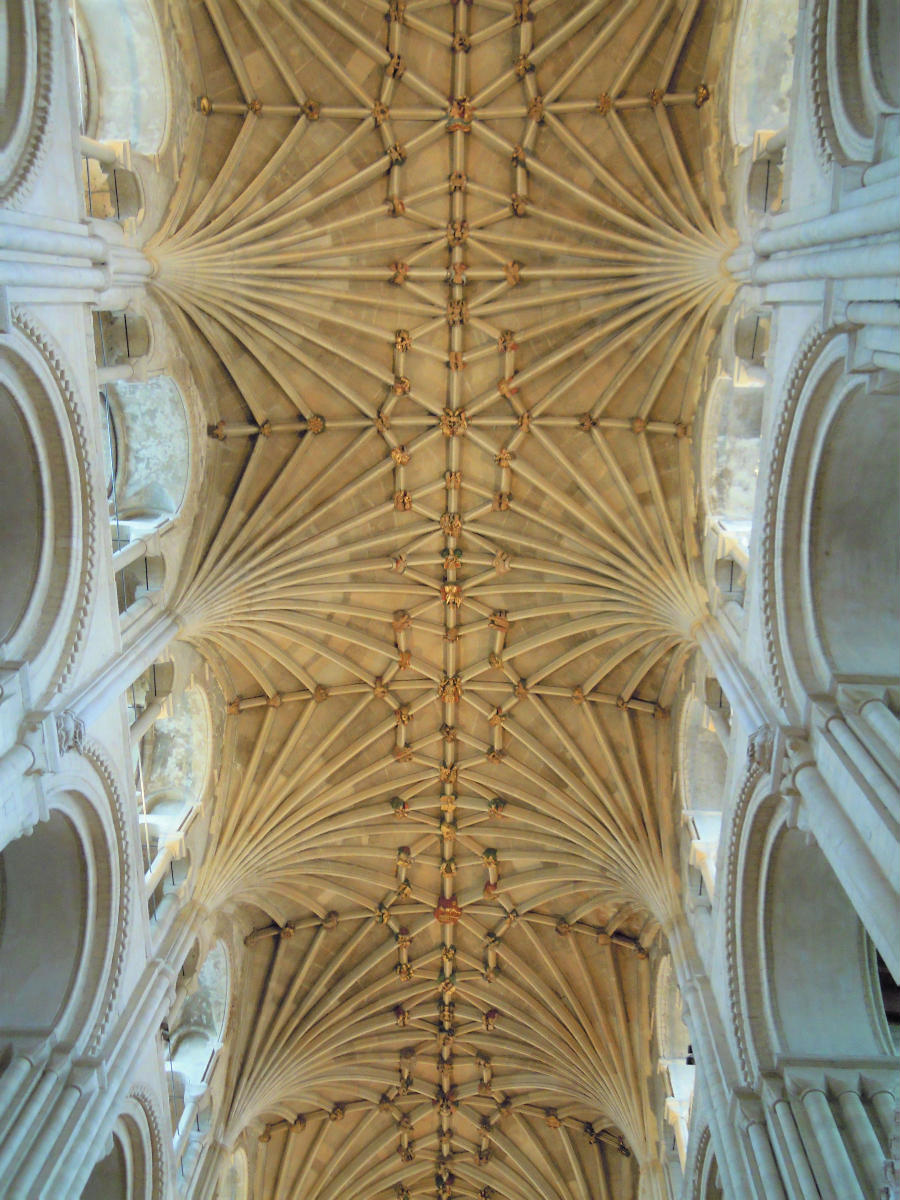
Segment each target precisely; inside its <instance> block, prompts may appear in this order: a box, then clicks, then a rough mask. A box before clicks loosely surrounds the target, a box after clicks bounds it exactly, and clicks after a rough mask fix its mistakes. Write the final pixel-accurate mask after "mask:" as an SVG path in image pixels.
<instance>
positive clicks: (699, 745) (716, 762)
mask: <svg viewBox="0 0 900 1200" xmlns="http://www.w3.org/2000/svg"><path fill="white" fill-rule="evenodd" d="M706 699H707V703H703V702H701V701H700V700H698V699H696V698H693V699H691V700H689V701H688V703H687V704H686V706H685V710H684V714H683V716H682V721H681V730H680V737H679V746H680V764H681V771H680V779H681V788H682V820H683V822H684V824H685V827H686V830H687V834H688V837H689V839H690V846H689V859H688V861H689V865H690V867H692V868H693V869H694V870H695V871H696V872H697V874H698V876H699V878H698V879H697V881H696V886H697V888H698V891H699V892H700V893H701V894H702V892H703V891H705V892H706V894H707V895H708V896H711V895H712V894H713V892H714V890H715V880H716V858H717V856H718V849H719V837H720V835H721V831H722V812H723V809H724V805H725V784H726V776H727V773H728V757H727V755H726V752H725V750H724V748H723V746H722V737H721V733H720V732H719V731H717V730H716V727H715V723H714V721H715V718H714V717H713V715H712V714H713V713H717V714H718V713H721V712H722V710H721V709H719V708H714V709H710V706H709V701H710V700H712V701H714V702H715V703H716V704H718V703H721V702H724V703H727V701H724V697H722V696H721V688H720V687H719V685H718V682H717V681H716V680H715V679H708V680H707V695H706Z"/></svg>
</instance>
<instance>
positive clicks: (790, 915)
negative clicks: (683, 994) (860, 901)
mask: <svg viewBox="0 0 900 1200" xmlns="http://www.w3.org/2000/svg"><path fill="white" fill-rule="evenodd" d="M763 894H764V895H765V897H766V902H765V906H764V915H763V930H764V934H763V936H764V941H765V964H766V965H765V970H766V976H767V981H768V987H769V993H770V996H771V1013H772V1018H771V1019H772V1024H773V1040H774V1047H773V1048H774V1049H775V1051H776V1052H780V1053H782V1054H789V1055H791V1056H795V1057H806V1056H808V1057H810V1058H813V1059H815V1058H817V1057H825V1058H828V1059H832V1058H833V1059H835V1060H836V1059H840V1058H863V1057H867V1056H871V1057H877V1056H879V1055H881V1054H883V1053H884V1052H885V1050H886V1049H887V1046H886V1045H885V1041H886V1038H885V1036H884V1030H883V1027H882V1022H881V1020H880V1016H879V1013H878V1012H877V1011H876V1008H875V995H876V992H875V988H876V986H877V983H876V972H875V959H874V952H873V950H872V947H871V943H870V942H869V939H868V938H867V937H866V934H865V931H864V929H863V927H862V925H861V923H860V921H859V918H858V917H857V915H856V912H855V911H854V909H853V907H852V905H851V904H850V901H849V900H848V899H847V896H846V894H845V892H844V890H843V888H842V887H841V885H840V883H839V882H838V879H837V877H836V876H835V874H834V872H833V871H832V869H831V867H830V866H829V864H828V862H827V861H826V859H825V857H824V855H823V854H822V852H821V850H820V849H819V847H818V846H817V845H815V843H812V842H810V840H809V839H808V838H807V836H806V835H805V834H804V833H802V832H801V831H800V830H799V829H782V830H781V831H780V832H779V834H778V836H777V838H776V840H775V843H774V845H773V847H772V851H771V855H770V859H769V862H768V864H767V871H766V878H765V890H764V893H763ZM836 980H840V986H839V987H838V986H835V981H836Z"/></svg>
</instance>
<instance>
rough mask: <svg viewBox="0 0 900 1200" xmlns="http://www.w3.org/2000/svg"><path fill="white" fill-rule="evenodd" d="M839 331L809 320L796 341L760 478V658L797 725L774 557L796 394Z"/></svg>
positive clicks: (800, 703) (798, 707) (797, 692)
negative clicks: (764, 470) (766, 464)
mask: <svg viewBox="0 0 900 1200" xmlns="http://www.w3.org/2000/svg"><path fill="white" fill-rule="evenodd" d="M844 332H845V331H844V330H843V329H840V328H833V329H830V330H828V331H827V332H823V331H822V330H821V329H820V328H819V327H818V326H815V325H814V326H812V328H811V329H810V330H809V331H808V333H807V335H806V337H805V338H804V339H803V341H802V342H801V345H800V349H799V350H798V352H797V354H796V355H795V357H794V364H793V367H792V370H791V372H790V375H789V378H788V384H787V388H786V393H785V400H784V402H783V404H782V406H781V410H780V412H779V414H778V417H777V421H776V423H775V425H774V428H773V430H772V432H771V434H770V440H771V449H770V453H769V469H768V472H767V474H766V476H765V480H764V481H763V480H762V479H761V480H760V486H764V487H765V497H764V503H763V506H762V521H761V529H760V530H759V537H758V542H757V546H758V564H757V578H758V580H759V588H760V598H761V609H762V623H763V637H764V643H765V662H766V667H767V670H768V673H769V678H770V680H771V683H772V686H773V689H774V693H775V696H776V697H777V699H778V702H779V703H780V705H781V706H782V709H783V710H784V712H785V714H786V715H787V717H788V721H789V723H791V724H796V725H801V724H802V723H803V722H802V713H803V711H804V709H805V707H806V692H805V689H804V688H803V686H802V685H801V684H800V682H799V679H798V677H797V673H796V671H793V670H792V669H791V667H790V664H789V662H788V660H787V653H786V639H785V631H784V628H783V622H782V619H781V617H780V615H779V613H778V610H777V603H778V602H779V601H780V595H779V594H778V591H777V588H778V586H779V585H780V574H781V573H780V571H779V569H778V562H777V556H778V554H779V552H780V548H781V546H782V545H783V544H784V536H783V532H782V525H783V522H784V510H783V496H782V492H783V482H784V476H785V472H786V464H787V462H788V461H789V445H790V444H791V440H792V433H793V429H794V422H795V417H796V414H797V412H798V410H799V406H800V397H801V393H802V392H803V391H804V387H805V385H806V383H807V380H808V379H809V378H810V375H811V372H812V371H813V369H814V367H815V365H816V363H817V361H818V359H819V356H820V355H822V354H824V353H826V351H827V347H828V346H829V345H830V343H831V342H832V341H834V340H835V339H836V338H838V337H840V336H841V335H842V334H843V333H844ZM795 552H796V547H795Z"/></svg>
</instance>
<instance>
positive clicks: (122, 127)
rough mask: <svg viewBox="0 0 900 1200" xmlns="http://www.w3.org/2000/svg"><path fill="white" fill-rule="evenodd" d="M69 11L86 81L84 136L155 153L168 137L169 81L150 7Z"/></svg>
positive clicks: (132, 4)
mask: <svg viewBox="0 0 900 1200" xmlns="http://www.w3.org/2000/svg"><path fill="white" fill-rule="evenodd" d="M73 8H74V13H75V20H76V27H77V34H78V39H79V42H80V43H81V47H80V52H79V57H80V58H81V60H82V61H83V62H84V64H85V74H86V76H87V78H83V81H82V83H83V87H85V88H86V91H87V97H86V99H87V103H86V104H85V105H84V106H83V107H84V118H85V126H84V132H85V133H88V134H90V136H91V137H93V138H97V139H98V140H100V141H103V142H107V141H128V142H130V143H131V146H132V148H133V149H134V150H136V151H139V152H140V153H142V154H157V153H159V151H160V150H161V148H162V146H163V143H164V141H165V138H166V135H167V132H168V122H169V79H168V72H167V70H166V60H165V54H164V52H163V48H162V45H161V41H160V34H159V28H158V25H157V18H156V16H155V14H154V12H153V9H152V6H151V5H150V4H148V3H146V2H145V0H119V2H118V3H116V4H115V5H109V4H107V3H105V0H77V3H75V5H74V6H73Z"/></svg>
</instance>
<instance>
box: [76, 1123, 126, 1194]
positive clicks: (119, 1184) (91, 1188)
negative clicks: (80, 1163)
mask: <svg viewBox="0 0 900 1200" xmlns="http://www.w3.org/2000/svg"><path fill="white" fill-rule="evenodd" d="M112 1143H113V1144H112V1149H111V1150H110V1151H109V1153H108V1154H106V1155H104V1157H103V1158H101V1159H99V1160H98V1161H97V1162H96V1163H95V1164H94V1169H93V1170H92V1171H91V1173H90V1176H89V1177H88V1181H87V1183H86V1184H85V1185H84V1190H83V1191H82V1193H81V1200H119V1198H120V1197H121V1198H122V1200H130V1196H131V1194H132V1193H131V1189H130V1187H129V1178H128V1176H129V1171H128V1163H127V1160H126V1157H125V1151H124V1150H123V1148H122V1143H121V1142H120V1141H119V1139H118V1138H117V1137H114V1138H113V1140H112Z"/></svg>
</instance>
